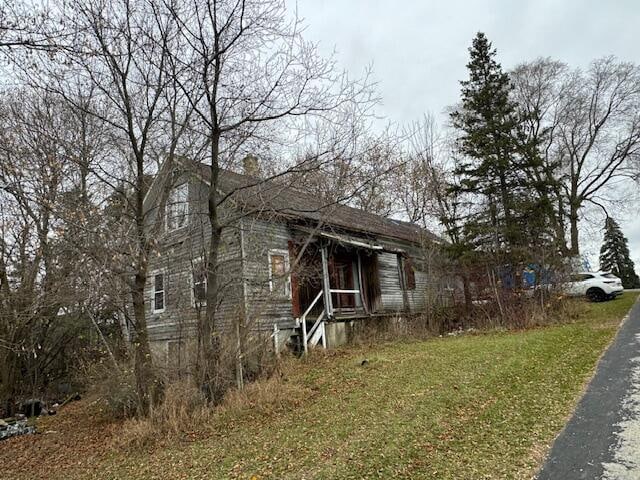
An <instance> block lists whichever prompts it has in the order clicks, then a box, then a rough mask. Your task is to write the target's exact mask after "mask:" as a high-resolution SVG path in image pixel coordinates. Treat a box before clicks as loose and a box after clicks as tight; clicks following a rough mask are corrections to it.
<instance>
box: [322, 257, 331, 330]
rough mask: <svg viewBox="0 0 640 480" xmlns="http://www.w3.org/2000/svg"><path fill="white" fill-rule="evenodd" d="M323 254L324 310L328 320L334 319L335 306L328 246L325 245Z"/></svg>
mask: <svg viewBox="0 0 640 480" xmlns="http://www.w3.org/2000/svg"><path fill="white" fill-rule="evenodd" d="M320 252H321V253H322V289H323V292H324V308H325V310H326V312H327V317H328V318H333V304H332V302H331V282H330V279H329V254H328V252H327V246H326V245H323V246H322V248H321V249H320Z"/></svg>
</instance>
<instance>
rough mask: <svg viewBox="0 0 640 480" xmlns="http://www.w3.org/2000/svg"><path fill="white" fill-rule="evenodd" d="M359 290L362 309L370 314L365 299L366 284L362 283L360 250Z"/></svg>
mask: <svg viewBox="0 0 640 480" xmlns="http://www.w3.org/2000/svg"><path fill="white" fill-rule="evenodd" d="M358 283H359V285H358V290H360V303H362V308H363V309H364V313H367V314H368V313H369V307H368V306H367V302H366V300H365V298H364V294H363V291H364V283H363V282H362V257H361V256H360V250H358Z"/></svg>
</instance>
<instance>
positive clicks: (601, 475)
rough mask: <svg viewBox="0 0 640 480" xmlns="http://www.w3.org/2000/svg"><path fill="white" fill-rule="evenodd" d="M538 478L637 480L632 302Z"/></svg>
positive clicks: (639, 369) (639, 343)
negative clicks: (628, 311) (627, 313)
mask: <svg viewBox="0 0 640 480" xmlns="http://www.w3.org/2000/svg"><path fill="white" fill-rule="evenodd" d="M536 478H537V479H538V480H583V479H588V480H640V303H636V304H635V305H634V307H633V309H632V310H631V312H630V314H629V317H628V318H627V320H626V321H625V322H624V324H623V325H622V327H621V328H620V331H619V332H618V335H617V336H616V338H615V340H614V342H613V343H612V344H611V346H610V347H609V349H608V350H607V351H606V352H605V354H604V355H603V357H602V359H601V360H600V363H599V364H598V367H597V369H596V374H595V376H594V377H593V379H592V380H591V383H590V384H589V386H588V387H587V390H586V392H585V394H584V396H583V397H582V400H580V403H579V404H578V407H577V408H576V411H575V413H574V414H573V417H572V418H571V419H570V420H569V422H568V423H567V425H566V426H565V429H564V430H563V431H562V432H561V433H560V435H559V436H558V438H556V440H555V442H554V444H553V447H552V448H551V451H550V452H549V455H548V457H547V459H546V461H545V464H544V465H543V466H542V469H541V470H540V472H539V473H538V475H537V476H536Z"/></svg>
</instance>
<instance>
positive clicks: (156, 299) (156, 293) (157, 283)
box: [153, 272, 165, 313]
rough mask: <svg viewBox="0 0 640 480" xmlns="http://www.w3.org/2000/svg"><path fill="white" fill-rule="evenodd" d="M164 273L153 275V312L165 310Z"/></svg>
mask: <svg viewBox="0 0 640 480" xmlns="http://www.w3.org/2000/svg"><path fill="white" fill-rule="evenodd" d="M164 283H165V282H164V273H162V272H160V273H156V274H154V275H153V313H159V312H164V307H165V284H164Z"/></svg>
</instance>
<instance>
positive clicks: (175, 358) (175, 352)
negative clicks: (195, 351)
mask: <svg viewBox="0 0 640 480" xmlns="http://www.w3.org/2000/svg"><path fill="white" fill-rule="evenodd" d="M185 353H186V352H185V349H184V343H183V342H182V341H180V340H170V341H169V342H167V366H168V367H169V368H171V369H173V370H176V369H179V368H181V367H183V366H184V363H185Z"/></svg>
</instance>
